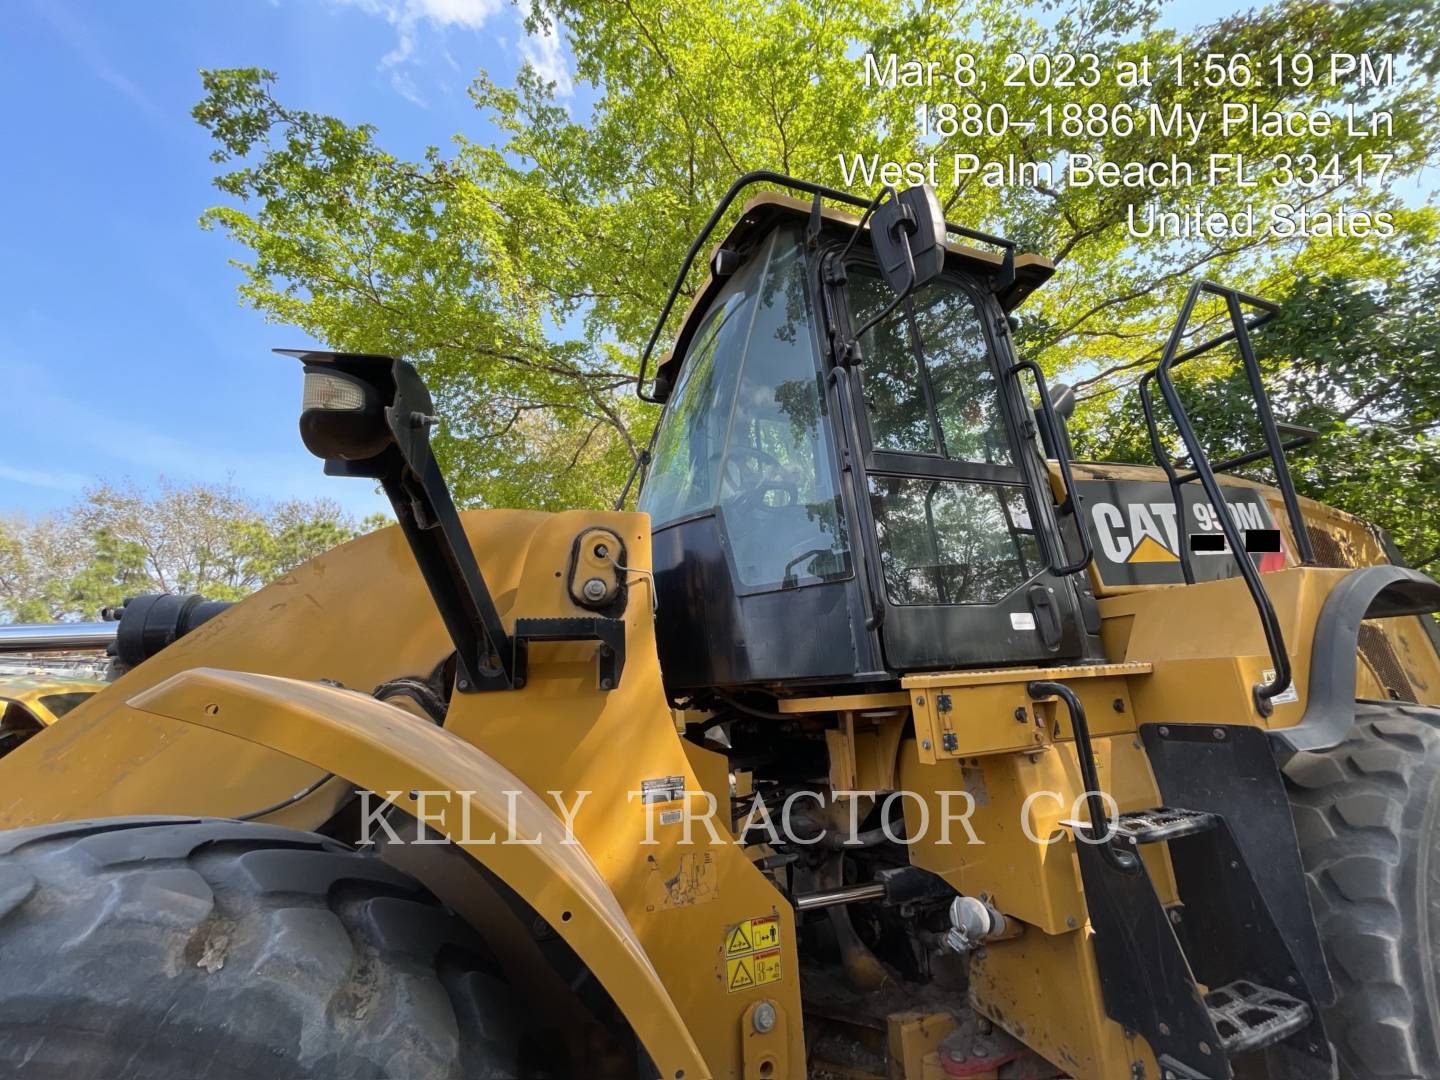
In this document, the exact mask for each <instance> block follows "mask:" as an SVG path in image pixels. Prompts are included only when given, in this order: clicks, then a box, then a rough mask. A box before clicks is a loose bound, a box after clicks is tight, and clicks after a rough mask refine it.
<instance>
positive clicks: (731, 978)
mask: <svg viewBox="0 0 1440 1080" xmlns="http://www.w3.org/2000/svg"><path fill="white" fill-rule="evenodd" d="M779 981H780V917H779V916H778V915H762V916H760V917H759V918H758V919H746V920H745V921H744V922H740V923H736V924H735V925H734V926H732V927H729V928H728V929H727V930H726V931H725V989H726V990H728V991H729V992H730V993H732V994H733V993H736V992H737V991H740V990H748V989H749V988H750V987H752V986H762V985H764V984H765V983H772V982H779Z"/></svg>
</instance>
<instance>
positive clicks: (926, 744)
mask: <svg viewBox="0 0 1440 1080" xmlns="http://www.w3.org/2000/svg"><path fill="white" fill-rule="evenodd" d="M920 749H921V750H929V749H930V740H929V739H922V740H921V741H920Z"/></svg>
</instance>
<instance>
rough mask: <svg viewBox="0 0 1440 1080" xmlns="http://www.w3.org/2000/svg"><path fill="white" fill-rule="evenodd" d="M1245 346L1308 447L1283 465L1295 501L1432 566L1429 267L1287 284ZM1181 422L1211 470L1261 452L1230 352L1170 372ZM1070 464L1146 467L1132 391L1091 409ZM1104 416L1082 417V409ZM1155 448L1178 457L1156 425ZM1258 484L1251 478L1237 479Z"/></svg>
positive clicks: (1439, 283) (1439, 354)
mask: <svg viewBox="0 0 1440 1080" xmlns="http://www.w3.org/2000/svg"><path fill="white" fill-rule="evenodd" d="M1255 344H1256V351H1257V355H1258V358H1259V360H1260V365H1261V369H1262V371H1263V372H1264V375H1265V382H1266V387H1267V389H1268V391H1269V394H1270V397H1271V401H1272V404H1273V405H1274V408H1275V413H1276V416H1277V417H1279V418H1280V419H1282V420H1290V421H1292V422H1294V423H1298V424H1303V425H1305V426H1307V427H1312V428H1315V429H1316V430H1317V431H1318V432H1319V433H1320V434H1319V438H1318V439H1317V440H1316V441H1315V442H1314V443H1313V444H1312V445H1310V446H1309V447H1306V448H1305V449H1303V450H1301V451H1299V452H1296V453H1291V454H1289V455H1288V459H1289V464H1290V470H1291V475H1292V476H1293V478H1294V480H1295V485H1296V487H1297V488H1298V489H1299V491H1300V493H1301V494H1303V495H1309V496H1311V497H1312V498H1316V499H1321V500H1322V501H1325V502H1328V503H1331V504H1333V505H1335V506H1338V507H1340V508H1341V509H1343V510H1348V511H1350V512H1351V513H1353V514H1356V515H1357V516H1359V517H1362V518H1365V519H1366V520H1371V521H1376V522H1379V523H1381V524H1383V525H1384V526H1385V527H1386V528H1387V529H1388V530H1389V532H1390V533H1391V536H1392V538H1393V539H1394V540H1395V542H1396V544H1397V545H1398V546H1399V547H1400V549H1401V551H1402V552H1403V553H1404V555H1405V556H1406V559H1407V561H1408V562H1410V564H1411V565H1413V566H1416V567H1420V568H1429V569H1430V570H1431V571H1432V572H1433V570H1434V567H1435V565H1436V564H1437V562H1440V519H1437V516H1436V508H1437V507H1440V268H1437V267H1435V266H1431V265H1421V266H1416V267H1412V268H1411V269H1409V270H1407V271H1405V272H1402V273H1401V274H1400V275H1399V276H1398V277H1396V278H1395V279H1394V280H1392V281H1388V282H1357V281H1356V280H1354V279H1351V278H1346V277H1340V276H1336V275H1333V274H1325V275H1322V276H1320V277H1315V278H1310V277H1305V278H1301V279H1300V280H1298V281H1297V282H1296V284H1295V287H1294V290H1293V291H1292V292H1291V294H1290V296H1289V297H1288V298H1287V300H1286V303H1285V305H1284V307H1283V308H1282V309H1281V314H1280V316H1279V318H1277V319H1276V320H1275V321H1274V322H1273V323H1271V324H1269V325H1267V326H1266V327H1264V328H1263V329H1261V330H1260V331H1258V332H1257V334H1256V336H1255ZM1176 382H1177V386H1178V387H1179V389H1180V393H1181V397H1182V399H1183V400H1184V401H1185V404H1186V411H1187V412H1188V413H1189V414H1190V416H1191V418H1192V420H1193V421H1194V422H1195V424H1196V426H1197V429H1198V430H1199V431H1201V432H1204V433H1205V435H1206V437H1207V444H1206V451H1207V453H1208V454H1209V455H1210V457H1211V459H1212V460H1215V461H1218V460H1221V459H1223V458H1226V457H1230V456H1232V455H1237V454H1241V453H1245V452H1247V451H1250V450H1256V449H1260V448H1263V446H1264V441H1263V438H1262V436H1261V434H1260V430H1259V427H1258V424H1257V423H1256V420H1255V407H1254V402H1253V399H1252V398H1251V396H1250V391H1249V388H1248V386H1247V384H1246V382H1245V379H1244V376H1243V373H1242V371H1241V369H1240V366H1239V360H1238V357H1237V356H1236V355H1235V353H1234V349H1233V348H1231V349H1230V350H1229V352H1228V353H1227V354H1222V355H1221V356H1220V357H1219V358H1218V359H1216V360H1214V361H1210V362H1208V363H1207V362H1203V361H1202V362H1199V363H1197V366H1196V368H1195V369H1194V370H1191V369H1189V368H1186V367H1183V366H1182V367H1180V368H1178V369H1177V379H1176ZM1089 408H1090V409H1091V410H1092V415H1091V416H1089V417H1088V418H1087V424H1086V425H1085V426H1084V428H1083V429H1082V431H1081V433H1080V435H1079V437H1078V438H1077V451H1078V452H1079V453H1080V454H1082V456H1087V457H1094V458H1102V459H1118V460H1122V461H1142V462H1148V461H1150V460H1152V455H1151V451H1150V446H1149V441H1148V436H1147V434H1146V432H1145V428H1144V424H1143V422H1141V419H1140V410H1139V406H1138V403H1137V401H1136V400H1135V397H1134V394H1133V393H1125V394H1117V395H1113V396H1112V397H1109V398H1105V397H1099V398H1095V399H1093V400H1092V402H1091V404H1090V406H1089ZM1097 409H1099V410H1103V414H1102V415H1093V410H1097ZM1162 431H1163V432H1164V434H1165V446H1166V449H1167V450H1168V451H1169V452H1170V453H1171V454H1172V456H1173V457H1175V458H1177V459H1179V458H1181V457H1182V456H1183V454H1182V451H1181V447H1180V444H1179V441H1178V437H1177V436H1175V434H1174V432H1173V431H1172V430H1170V428H1169V423H1168V421H1166V422H1165V423H1164V424H1163V425H1162ZM1245 471H1247V472H1249V473H1250V474H1251V475H1255V476H1257V477H1259V478H1261V479H1269V478H1270V477H1269V473H1268V471H1267V470H1266V469H1264V468H1260V467H1259V466H1255V467H1252V468H1251V469H1249V470H1245Z"/></svg>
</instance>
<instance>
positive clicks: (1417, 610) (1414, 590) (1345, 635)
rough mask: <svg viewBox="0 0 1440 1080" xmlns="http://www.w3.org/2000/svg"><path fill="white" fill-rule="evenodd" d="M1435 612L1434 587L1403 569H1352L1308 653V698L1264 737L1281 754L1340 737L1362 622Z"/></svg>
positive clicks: (1439, 585)
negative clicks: (1290, 720)
mask: <svg viewBox="0 0 1440 1080" xmlns="http://www.w3.org/2000/svg"><path fill="white" fill-rule="evenodd" d="M1432 611H1440V582H1436V581H1435V580H1434V579H1433V578H1431V577H1427V576H1426V575H1425V574H1422V573H1420V571H1418V570H1411V569H1410V568H1409V567H1405V566H1364V567H1361V568H1360V569H1358V570H1352V571H1351V572H1350V573H1348V574H1346V575H1345V576H1344V577H1343V578H1341V579H1340V582H1339V584H1337V585H1336V586H1335V588H1334V589H1332V590H1331V591H1330V595H1329V596H1328V597H1327V598H1326V599H1325V606H1324V607H1322V608H1321V609H1320V618H1319V620H1318V621H1317V622H1316V624H1315V638H1314V642H1313V644H1312V646H1311V650H1310V680H1309V696H1308V699H1307V702H1306V705H1305V715H1304V717H1302V718H1301V720H1300V723H1298V724H1296V725H1295V726H1294V727H1288V728H1280V729H1278V730H1275V731H1272V732H1270V738H1271V740H1272V742H1273V743H1274V745H1275V748H1276V749H1277V750H1278V751H1280V752H1282V753H1295V752H1298V751H1301V750H1325V749H1328V748H1329V747H1332V746H1335V745H1337V744H1338V743H1339V742H1340V741H1341V740H1342V739H1344V738H1345V733H1346V732H1347V731H1349V730H1350V725H1351V723H1352V722H1353V721H1354V719H1355V656H1356V653H1357V651H1358V649H1359V638H1360V624H1361V623H1362V622H1364V621H1365V620H1366V619H1389V618H1394V617H1397V616H1401V615H1424V614H1427V613H1428V612H1432Z"/></svg>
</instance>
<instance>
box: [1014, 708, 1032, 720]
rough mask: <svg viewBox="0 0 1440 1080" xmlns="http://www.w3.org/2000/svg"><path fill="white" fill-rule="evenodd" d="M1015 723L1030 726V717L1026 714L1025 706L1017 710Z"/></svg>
mask: <svg viewBox="0 0 1440 1080" xmlns="http://www.w3.org/2000/svg"><path fill="white" fill-rule="evenodd" d="M1015 722H1016V723H1017V724H1028V723H1029V722H1030V716H1029V714H1028V713H1026V711H1025V706H1024V705H1021V706H1020V707H1019V708H1017V709H1016V710H1015Z"/></svg>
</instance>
